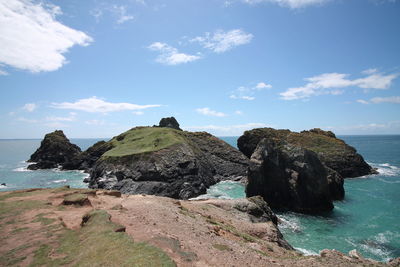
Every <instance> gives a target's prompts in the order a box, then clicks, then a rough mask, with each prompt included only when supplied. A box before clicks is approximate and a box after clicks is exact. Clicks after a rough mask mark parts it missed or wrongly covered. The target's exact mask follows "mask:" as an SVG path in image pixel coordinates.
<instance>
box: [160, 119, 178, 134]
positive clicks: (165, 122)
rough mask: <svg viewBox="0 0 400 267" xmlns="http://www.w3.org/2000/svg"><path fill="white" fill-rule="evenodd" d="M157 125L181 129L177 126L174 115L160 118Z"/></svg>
mask: <svg viewBox="0 0 400 267" xmlns="http://www.w3.org/2000/svg"><path fill="white" fill-rule="evenodd" d="M158 127H168V128H172V129H176V130H180V131H182V129H181V128H179V123H178V121H177V120H176V119H175V118H174V117H168V118H162V119H161V120H160V123H159V124H158Z"/></svg>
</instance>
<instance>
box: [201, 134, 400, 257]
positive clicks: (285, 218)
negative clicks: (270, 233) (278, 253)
mask: <svg viewBox="0 0 400 267" xmlns="http://www.w3.org/2000/svg"><path fill="white" fill-rule="evenodd" d="M340 138H342V139H344V140H345V141H346V142H347V143H348V144H350V145H352V146H354V147H355V148H356V149H357V150H358V152H359V153H360V154H361V155H363V157H364V159H365V160H366V161H367V162H368V163H370V164H371V165H372V166H373V167H375V168H378V171H379V173H380V174H379V175H370V176H366V177H362V178H355V179H346V180H345V190H346V197H345V200H343V201H337V202H335V209H334V211H333V212H331V213H330V214H326V215H325V216H310V215H302V214H297V213H292V212H286V213H279V214H278V216H279V218H280V219H281V224H280V226H279V227H280V229H281V231H282V233H283V235H284V236H285V238H286V240H288V241H289V243H290V244H291V245H292V246H294V247H295V248H297V249H298V250H300V251H302V252H303V253H305V254H318V253H319V251H320V250H322V249H324V248H329V249H336V250H339V251H342V252H344V253H347V252H348V251H350V250H352V249H357V250H358V251H359V252H361V253H362V255H363V256H365V257H370V258H373V259H376V260H380V261H387V260H389V259H391V258H394V257H400V136H341V137H340ZM222 139H224V140H225V141H226V142H227V143H229V144H231V145H232V146H234V147H236V141H237V138H234V137H229V138H225V137H224V138H222ZM230 186H231V187H233V188H235V190H232V191H229V192H225V193H224V194H221V193H220V192H221V191H222V190H221V189H222V187H226V185H221V184H218V185H215V186H213V187H211V188H210V189H209V192H208V195H210V196H214V197H218V196H217V195H218V194H219V195H221V196H223V198H240V197H242V195H243V191H244V187H243V186H240V185H237V186H236V187H234V186H233V185H230ZM240 188H241V190H243V191H242V192H241V191H240ZM215 192H218V194H215Z"/></svg>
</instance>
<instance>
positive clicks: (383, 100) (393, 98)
mask: <svg viewBox="0 0 400 267" xmlns="http://www.w3.org/2000/svg"><path fill="white" fill-rule="evenodd" d="M357 102H358V103H361V104H381V103H392V104H400V96H388V97H374V98H371V99H370V100H369V101H367V100H363V99H358V100H357Z"/></svg>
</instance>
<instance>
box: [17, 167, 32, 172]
mask: <svg viewBox="0 0 400 267" xmlns="http://www.w3.org/2000/svg"><path fill="white" fill-rule="evenodd" d="M13 171H15V172H31V171H32V170H29V169H28V166H25V167H19V168H15V169H14V170H13Z"/></svg>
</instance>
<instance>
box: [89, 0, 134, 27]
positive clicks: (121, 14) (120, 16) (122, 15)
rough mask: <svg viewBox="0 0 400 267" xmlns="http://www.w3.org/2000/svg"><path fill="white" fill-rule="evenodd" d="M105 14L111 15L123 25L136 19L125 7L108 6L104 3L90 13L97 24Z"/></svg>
mask: <svg viewBox="0 0 400 267" xmlns="http://www.w3.org/2000/svg"><path fill="white" fill-rule="evenodd" d="M105 14H110V15H111V16H112V18H113V19H114V20H115V22H116V23H117V24H123V23H125V22H127V21H130V20H133V19H135V17H134V16H133V15H132V14H130V13H129V12H128V7H127V6H125V5H108V4H104V3H103V4H101V5H99V6H98V7H96V8H95V9H93V10H91V11H90V15H92V16H93V17H94V18H95V19H96V21H97V22H99V21H100V19H101V18H102V17H103V16H104V15H105Z"/></svg>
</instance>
